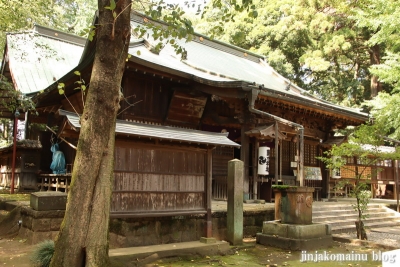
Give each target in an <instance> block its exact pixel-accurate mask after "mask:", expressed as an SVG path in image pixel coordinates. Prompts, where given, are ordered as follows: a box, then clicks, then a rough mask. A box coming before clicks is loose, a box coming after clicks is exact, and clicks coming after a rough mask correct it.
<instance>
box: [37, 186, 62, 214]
mask: <svg viewBox="0 0 400 267" xmlns="http://www.w3.org/2000/svg"><path fill="white" fill-rule="evenodd" d="M66 205H67V194H66V193H62V192H56V191H48V192H35V193H32V194H31V199H30V206H31V207H32V209H34V210H37V211H45V210H65V208H66Z"/></svg>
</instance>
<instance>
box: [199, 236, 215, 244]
mask: <svg viewBox="0 0 400 267" xmlns="http://www.w3.org/2000/svg"><path fill="white" fill-rule="evenodd" d="M200 242H201V243H204V244H213V243H216V242H217V240H216V239H215V238H213V237H201V238H200Z"/></svg>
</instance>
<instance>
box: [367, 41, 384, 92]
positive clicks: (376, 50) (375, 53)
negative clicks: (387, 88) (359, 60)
mask: <svg viewBox="0 0 400 267" xmlns="http://www.w3.org/2000/svg"><path fill="white" fill-rule="evenodd" d="M369 54H370V61H371V66H372V65H379V64H381V53H380V47H379V45H374V46H373V47H371V49H370V52H369ZM380 91H382V86H381V84H380V82H379V81H378V77H377V76H376V75H372V76H371V97H375V96H377V95H378V93H379V92H380Z"/></svg>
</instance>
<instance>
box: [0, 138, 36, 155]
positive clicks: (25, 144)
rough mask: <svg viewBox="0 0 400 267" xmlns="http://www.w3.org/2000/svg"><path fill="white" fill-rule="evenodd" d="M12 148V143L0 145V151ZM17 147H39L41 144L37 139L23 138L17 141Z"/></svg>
mask: <svg viewBox="0 0 400 267" xmlns="http://www.w3.org/2000/svg"><path fill="white" fill-rule="evenodd" d="M12 148H13V143H11V144H8V145H6V146H3V147H0V152H4V151H8V150H11V149H12ZM17 148H25V149H41V148H42V144H41V143H40V141H39V140H27V139H23V140H20V141H17Z"/></svg>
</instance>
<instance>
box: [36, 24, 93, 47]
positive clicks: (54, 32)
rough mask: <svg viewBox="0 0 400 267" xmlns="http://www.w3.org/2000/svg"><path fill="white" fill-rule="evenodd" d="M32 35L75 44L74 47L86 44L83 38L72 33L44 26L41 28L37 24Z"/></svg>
mask: <svg viewBox="0 0 400 267" xmlns="http://www.w3.org/2000/svg"><path fill="white" fill-rule="evenodd" d="M32 32H33V33H36V34H40V35H42V36H45V37H48V38H52V39H55V40H59V41H64V42H67V43H71V44H75V45H80V46H84V45H85V44H86V39H87V38H85V37H82V36H79V35H76V34H73V33H68V32H64V31H61V30H58V29H52V28H49V27H46V26H42V25H39V24H35V25H34V27H33V29H32Z"/></svg>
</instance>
